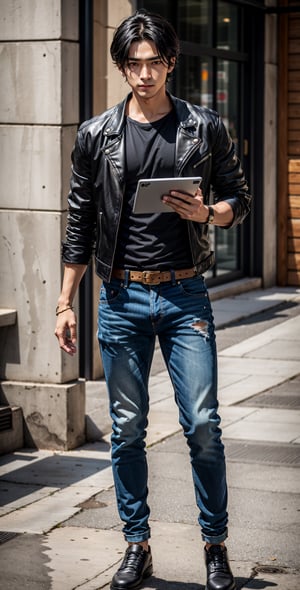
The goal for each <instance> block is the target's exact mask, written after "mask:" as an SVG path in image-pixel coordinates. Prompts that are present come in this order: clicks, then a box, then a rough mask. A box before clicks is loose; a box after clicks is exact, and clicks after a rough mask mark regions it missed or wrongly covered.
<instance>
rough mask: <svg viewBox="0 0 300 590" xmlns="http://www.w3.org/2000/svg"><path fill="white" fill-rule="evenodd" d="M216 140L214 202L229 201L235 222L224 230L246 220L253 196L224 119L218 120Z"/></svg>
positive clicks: (214, 151) (213, 164) (213, 181)
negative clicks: (249, 191) (250, 193)
mask: <svg viewBox="0 0 300 590" xmlns="http://www.w3.org/2000/svg"><path fill="white" fill-rule="evenodd" d="M217 121H218V123H217V130H216V138H215V141H214V143H213V152H212V156H213V157H212V175H211V180H212V188H213V193H214V202H218V201H227V202H228V203H229V204H230V205H231V207H232V210H233V214H234V217H233V221H232V222H231V224H230V225H229V226H226V228H224V229H228V228H229V227H233V226H235V225H237V224H239V223H242V221H243V220H244V219H245V217H246V215H248V213H249V211H250V203H251V195H249V193H248V186H247V183H246V180H245V176H244V173H243V170H242V168H241V164H240V161H239V159H238V157H237V155H236V153H235V147H234V143H233V141H232V139H231V137H230V136H229V133H228V132H227V130H226V128H225V126H224V123H223V122H222V119H221V118H220V117H218V119H217Z"/></svg>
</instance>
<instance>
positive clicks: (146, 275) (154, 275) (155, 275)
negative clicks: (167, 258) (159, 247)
mask: <svg viewBox="0 0 300 590" xmlns="http://www.w3.org/2000/svg"><path fill="white" fill-rule="evenodd" d="M143 284H144V285H159V284H160V270H143Z"/></svg>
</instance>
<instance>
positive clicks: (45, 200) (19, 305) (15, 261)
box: [0, 0, 85, 448]
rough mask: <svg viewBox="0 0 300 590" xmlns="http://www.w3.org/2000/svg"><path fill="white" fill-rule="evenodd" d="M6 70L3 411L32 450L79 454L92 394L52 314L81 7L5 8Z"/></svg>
mask: <svg viewBox="0 0 300 590" xmlns="http://www.w3.org/2000/svg"><path fill="white" fill-rule="evenodd" d="M0 68H1V87H0V142H1V158H0V177H1V185H0V191H1V205H0V206H1V209H0V235H1V267H2V268H1V274H2V277H1V282H0V306H1V308H13V309H16V310H17V323H16V325H15V326H12V327H7V328H5V329H4V330H3V329H2V330H1V333H0V346H1V361H0V378H1V380H2V385H1V402H2V403H3V402H5V401H7V402H8V403H10V404H14V405H16V403H15V400H16V399H17V400H18V404H17V405H19V406H21V407H22V408H23V414H24V416H30V421H29V423H28V428H27V430H28V437H27V439H25V444H26V443H27V444H29V443H31V445H36V446H43V447H44V448H71V447H73V446H77V445H78V444H80V443H81V442H83V440H84V412H85V410H84V408H85V389H84V384H83V383H81V382H80V381H78V359H77V358H76V357H75V358H71V357H69V356H67V355H65V354H63V353H62V352H61V351H60V349H59V347H58V346H57V343H56V340H55V337H54V326H55V313H54V312H55V306H56V302H57V297H58V293H59V290H60V285H61V279H62V266H61V261H60V249H61V246H60V245H61V240H62V238H63V235H64V231H65V222H66V208H67V193H68V187H69V175H70V153H71V149H72V145H73V142H74V138H75V134H76V130H77V125H78V120H79V38H78V0H51V1H50V0H0ZM64 384H66V385H64ZM49 386H50V387H49ZM50 391H51V393H49V392H50ZM74 391H75V392H76V400H75V399H74V395H73V393H74ZM46 401H47V403H46ZM75 410H76V411H75ZM55 417H56V418H57V419H55ZM62 420H63V421H64V424H63V425H62V424H61V421H62ZM45 432H46V433H47V435H46V436H45Z"/></svg>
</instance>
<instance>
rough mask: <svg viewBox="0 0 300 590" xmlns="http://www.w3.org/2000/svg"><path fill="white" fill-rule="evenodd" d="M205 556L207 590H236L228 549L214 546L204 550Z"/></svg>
mask: <svg viewBox="0 0 300 590" xmlns="http://www.w3.org/2000/svg"><path fill="white" fill-rule="evenodd" d="M204 555H205V563H206V568H207V583H206V588H205V590H236V585H235V582H234V579H233V575H232V571H231V569H230V565H229V563H228V557H227V549H226V547H222V546H221V545H212V546H211V547H210V548H209V549H204Z"/></svg>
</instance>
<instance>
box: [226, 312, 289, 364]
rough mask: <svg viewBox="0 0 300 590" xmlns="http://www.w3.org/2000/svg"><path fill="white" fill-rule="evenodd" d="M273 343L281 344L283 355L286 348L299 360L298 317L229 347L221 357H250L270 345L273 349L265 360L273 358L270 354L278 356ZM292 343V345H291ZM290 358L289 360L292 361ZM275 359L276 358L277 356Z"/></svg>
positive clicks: (277, 350)
mask: <svg viewBox="0 0 300 590" xmlns="http://www.w3.org/2000/svg"><path fill="white" fill-rule="evenodd" d="M274 342H278V343H279V344H280V343H281V353H282V354H283V355H285V354H286V353H285V347H287V349H288V351H289V352H291V353H292V355H293V356H294V355H295V356H296V360H297V359H298V360H299V359H300V316H296V317H294V318H291V319H289V320H287V321H286V322H283V323H281V324H279V325H278V326H274V327H272V328H270V329H269V330H265V331H264V332H261V333H259V334H257V335H256V336H252V337H251V338H247V339H246V340H244V341H243V342H240V343H239V344H237V345H235V346H230V347H229V348H227V349H226V350H225V351H222V352H221V355H222V356H230V357H233V356H237V357H239V358H240V357H243V356H245V355H250V354H251V353H252V354H254V355H255V352H256V350H257V349H258V350H260V351H261V349H262V347H263V346H266V347H268V349H269V346H270V344H271V343H272V346H273V348H271V349H270V350H269V357H268V356H266V357H265V358H271V359H272V358H273V354H272V353H274V352H275V353H276V355H277V354H278V352H279V351H280V349H275V348H274ZM293 343H294V344H293ZM268 349H266V351H265V354H268ZM293 356H292V357H291V360H292V359H293ZM275 358H278V357H277V356H276V357H275ZM279 358H280V357H279ZM288 358H289V357H288Z"/></svg>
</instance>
